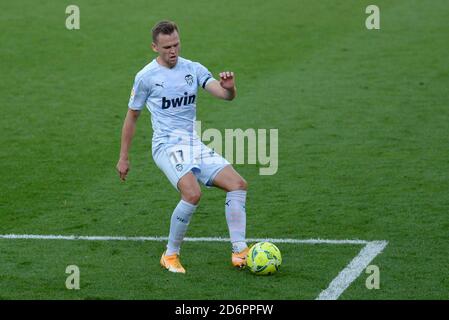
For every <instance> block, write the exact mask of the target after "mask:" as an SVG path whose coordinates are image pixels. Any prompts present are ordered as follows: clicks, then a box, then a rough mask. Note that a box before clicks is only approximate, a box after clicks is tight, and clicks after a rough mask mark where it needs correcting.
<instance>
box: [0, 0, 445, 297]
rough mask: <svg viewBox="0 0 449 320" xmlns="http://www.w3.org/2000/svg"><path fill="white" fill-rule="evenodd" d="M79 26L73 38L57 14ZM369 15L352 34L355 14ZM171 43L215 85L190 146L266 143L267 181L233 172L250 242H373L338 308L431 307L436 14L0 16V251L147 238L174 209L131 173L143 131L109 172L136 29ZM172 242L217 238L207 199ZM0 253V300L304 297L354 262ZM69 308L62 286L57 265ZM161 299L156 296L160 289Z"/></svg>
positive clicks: (31, 7)
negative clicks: (275, 141)
mask: <svg viewBox="0 0 449 320" xmlns="http://www.w3.org/2000/svg"><path fill="white" fill-rule="evenodd" d="M70 4H76V5H78V6H79V8H80V14H81V16H80V18H81V21H80V22H81V24H80V27H81V28H80V30H72V31H69V30H67V29H66V27H65V19H66V17H67V15H66V13H65V9H66V7H67V6H68V5H70ZM370 4H376V5H378V6H379V8H380V26H381V29H380V30H367V29H366V27H365V19H366V18H367V17H368V14H366V13H365V8H366V7H367V6H368V5H370ZM164 18H169V19H172V20H175V21H176V22H177V23H178V25H179V26H180V31H181V41H182V53H181V55H182V56H183V57H186V58H188V59H191V60H195V61H200V62H201V63H202V64H204V65H205V66H207V67H208V68H209V69H210V70H211V71H212V72H213V73H214V75H217V73H218V72H220V71H225V70H232V71H234V72H235V74H236V81H237V87H238V97H237V99H235V100H234V101H232V102H231V103H229V102H225V101H219V100H217V99H214V98H212V97H210V96H208V95H207V93H205V92H201V93H200V96H199V98H198V104H197V107H198V113H197V118H198V120H201V121H202V126H203V129H207V128H217V129H219V130H220V131H221V132H224V130H225V129H226V128H231V129H234V128H242V129H247V128H254V129H259V128H260V129H278V130H279V169H278V172H277V173H276V174H275V175H272V176H261V175H259V174H258V172H259V167H260V166H259V165H249V164H246V165H236V166H235V167H236V169H237V170H238V171H239V172H240V173H241V174H242V175H243V176H244V177H245V178H246V180H247V181H248V183H249V191H248V202H247V236H248V237H251V238H263V237H269V238H294V239H310V238H322V239H362V240H368V241H371V240H386V241H388V246H387V247H386V248H385V250H384V251H383V253H382V254H380V255H378V256H377V257H376V258H375V259H374V260H373V261H372V262H371V264H375V265H377V266H378V267H379V270H380V289H377V290H376V289H373V290H368V289H367V288H366V286H365V281H366V278H367V277H368V275H367V274H365V273H364V272H363V273H362V274H361V275H360V276H359V277H358V278H357V279H356V280H355V281H354V282H352V284H351V285H350V286H349V287H348V288H347V290H345V291H344V292H343V294H342V295H341V296H340V297H339V299H448V298H449V276H448V258H447V257H448V252H449V241H448V235H449V219H448V212H449V196H448V190H449V148H448V143H449V105H448V103H449V91H448V88H449V63H448V58H447V57H448V52H449V42H448V41H447V34H448V31H449V27H448V23H447V22H448V20H449V7H448V5H447V1H446V0H433V1H431V2H429V1H418V0H396V1H387V0H376V1H366V0H358V1H355V0H344V1H343V0H341V1H334V0H332V1H331V0H319V1H313V0H300V1H297V0H281V1H254V0H248V1H237V0H228V1H221V2H218V1H181V0H176V1H171V2H170V5H169V6H168V5H167V3H166V2H164V1H147V0H136V1H116V0H114V1H87V0H79V1H76V3H72V2H71V1H57V2H55V1H50V0H45V1H39V2H36V1H31V0H18V1H6V0H5V1H3V2H2V6H1V10H0V29H1V30H2V32H1V33H0V43H1V45H0V76H1V82H0V108H1V117H0V128H1V134H0V146H1V148H0V164H1V175H0V190H1V193H0V234H1V235H5V234H13V233H14V234H43V235H45V234H61V235H86V236H88V235H100V236H101V235H107V236H167V234H168V229H169V220H170V215H171V212H172V210H173V208H174V207H175V206H176V204H177V202H178V194H177V192H176V191H175V190H174V189H173V188H172V186H171V185H170V184H169V182H168V180H167V179H166V178H165V176H164V175H163V173H162V172H161V171H159V169H158V168H157V167H156V165H155V164H154V162H153V160H152V158H151V153H150V149H151V135H152V130H151V126H150V119H149V114H148V112H147V111H145V112H144V114H143V116H142V117H141V118H140V120H139V122H138V127H137V132H136V136H135V138H134V141H133V146H132V150H131V154H130V159H131V166H132V168H131V172H130V174H129V177H128V180H127V181H126V183H121V182H120V181H119V179H118V177H117V174H116V172H115V165H116V162H117V160H118V153H119V142H120V131H121V126H122V123H123V119H124V116H125V113H126V110H127V102H128V98H129V93H130V90H131V86H132V83H133V80H134V76H135V74H136V72H137V71H138V70H140V69H141V68H142V66H144V65H145V64H146V63H148V62H149V61H150V60H151V59H153V58H154V54H153V53H152V52H151V50H150V32H149V30H150V29H151V27H152V25H153V24H154V23H155V22H156V21H158V20H161V19H164ZM203 191H204V192H203V197H202V200H201V203H200V207H199V209H198V210H197V212H196V213H195V215H194V217H193V220H192V222H191V224H190V227H189V230H188V234H187V236H189V237H227V236H228V233H227V226H226V222H225V216H224V193H223V192H222V191H220V190H215V189H203ZM164 246H165V243H164V242H149V241H148V242H127V241H121V242H119V241H103V242H99V241H98V242H95V241H63V240H12V239H0V299H292V300H296V299H315V298H316V297H317V296H318V295H319V293H320V292H321V291H322V290H324V289H326V287H327V286H328V285H329V283H330V282H331V281H332V279H334V278H335V277H336V276H337V275H338V274H339V272H340V271H341V270H342V269H343V268H345V266H347V265H348V263H349V262H350V261H351V260H352V259H353V258H354V257H355V256H356V255H357V254H358V252H359V251H360V249H361V246H360V245H348V244H345V245H331V244H320V245H309V244H286V243H282V244H278V247H279V248H280V250H281V252H282V254H283V260H284V262H283V265H282V266H281V270H280V272H279V273H278V274H276V275H274V276H270V277H256V276H253V275H251V274H250V273H249V272H248V271H236V270H233V268H232V267H231V266H230V245H229V244H228V243H223V242H209V243H201V242H186V243H185V244H184V246H183V250H182V261H183V264H184V265H185V267H186V269H187V272H188V273H187V274H186V275H185V276H180V275H175V274H170V273H168V272H166V271H165V270H162V269H161V268H160V266H159V257H160V254H161V252H162V251H163V250H164ZM72 264H74V265H77V266H79V268H80V272H81V276H80V279H81V282H80V285H81V288H80V290H68V289H66V287H65V281H66V278H67V276H68V275H67V274H66V273H65V269H66V267H67V266H68V265H72ZM161 288H163V290H161Z"/></svg>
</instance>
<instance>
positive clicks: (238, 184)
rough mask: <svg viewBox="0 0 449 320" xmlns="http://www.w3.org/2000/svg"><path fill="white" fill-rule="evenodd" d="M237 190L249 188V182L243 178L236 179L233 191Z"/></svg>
mask: <svg viewBox="0 0 449 320" xmlns="http://www.w3.org/2000/svg"><path fill="white" fill-rule="evenodd" d="M235 190H248V182H246V180H245V179H243V178H240V179H238V180H236V181H235V182H234V183H233V185H232V191H235Z"/></svg>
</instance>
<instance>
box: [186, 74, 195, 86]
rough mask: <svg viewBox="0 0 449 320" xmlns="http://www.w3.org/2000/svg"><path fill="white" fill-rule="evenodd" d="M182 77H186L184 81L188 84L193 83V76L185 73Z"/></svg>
mask: <svg viewBox="0 0 449 320" xmlns="http://www.w3.org/2000/svg"><path fill="white" fill-rule="evenodd" d="M184 79H186V82H187V84H188V85H189V86H191V85H192V84H193V76H192V75H191V74H188V75H186V76H185V77H184Z"/></svg>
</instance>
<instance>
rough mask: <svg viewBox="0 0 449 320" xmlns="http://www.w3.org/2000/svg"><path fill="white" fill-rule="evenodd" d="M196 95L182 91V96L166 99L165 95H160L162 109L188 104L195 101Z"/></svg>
mask: <svg viewBox="0 0 449 320" xmlns="http://www.w3.org/2000/svg"><path fill="white" fill-rule="evenodd" d="M195 99H196V95H194V94H192V95H191V96H189V95H188V93H187V92H184V97H179V98H174V99H167V98H166V97H162V109H168V108H170V107H173V108H176V107H180V106H187V105H189V104H192V103H195Z"/></svg>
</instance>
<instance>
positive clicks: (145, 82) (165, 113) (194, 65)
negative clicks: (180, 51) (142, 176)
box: [128, 57, 213, 151]
mask: <svg viewBox="0 0 449 320" xmlns="http://www.w3.org/2000/svg"><path fill="white" fill-rule="evenodd" d="M211 80H213V77H212V75H211V73H210V72H209V70H207V69H206V68H205V67H204V66H202V65H201V64H200V63H198V62H192V61H190V60H187V59H184V58H181V57H178V62H177V63H176V65H175V66H174V67H173V68H167V67H164V66H162V65H160V64H159V63H158V62H157V61H156V59H154V60H153V61H151V62H150V63H149V64H147V65H146V66H145V67H144V68H143V69H142V70H141V71H139V72H138V73H137V75H136V78H135V80H134V85H133V89H132V92H131V97H130V99H129V104H128V107H129V108H130V109H132V110H142V109H143V106H144V105H146V106H147V109H148V110H149V111H150V113H151V122H152V126H153V143H152V145H153V151H154V150H155V149H156V148H157V146H159V145H160V144H166V143H168V144H191V143H192V142H193V141H198V139H199V138H198V136H197V133H196V131H195V120H196V99H197V94H198V87H203V88H204V87H205V86H206V84H207V83H208V82H209V81H211Z"/></svg>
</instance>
